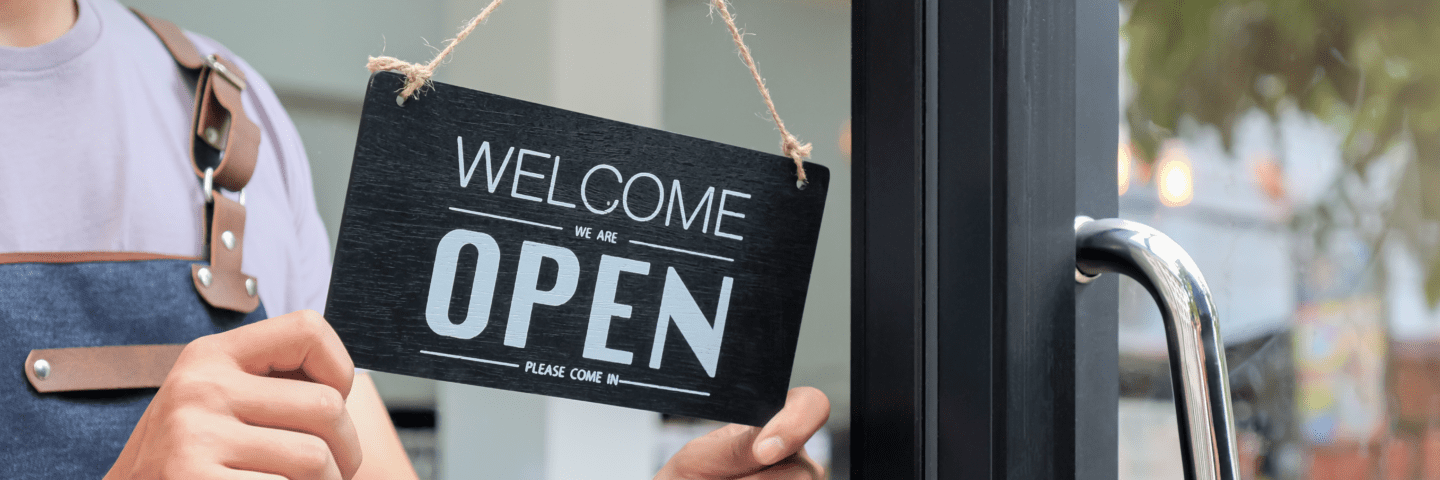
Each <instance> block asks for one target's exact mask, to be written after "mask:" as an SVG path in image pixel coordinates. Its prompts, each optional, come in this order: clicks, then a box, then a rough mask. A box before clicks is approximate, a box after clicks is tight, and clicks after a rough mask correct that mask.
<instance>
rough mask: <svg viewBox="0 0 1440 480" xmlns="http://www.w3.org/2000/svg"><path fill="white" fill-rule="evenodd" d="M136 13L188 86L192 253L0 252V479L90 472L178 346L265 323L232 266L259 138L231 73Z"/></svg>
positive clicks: (124, 435) (250, 283)
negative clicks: (201, 215)
mask: <svg viewBox="0 0 1440 480" xmlns="http://www.w3.org/2000/svg"><path fill="white" fill-rule="evenodd" d="M141 18H142V19H143V20H145V21H146V23H147V24H148V25H150V27H151V29H152V30H154V31H155V32H156V33H157V35H158V36H159V37H160V38H161V40H162V42H163V43H164V44H165V46H166V47H167V49H168V50H170V52H171V54H172V55H173V56H174V57H175V59H176V62H177V63H178V64H179V66H180V68H181V71H182V72H183V73H184V74H186V75H189V76H192V77H193V78H195V79H196V83H195V92H196V116H195V121H194V126H195V134H194V135H190V136H191V137H195V138H192V140H191V143H192V150H193V151H194V155H193V157H194V159H195V167H196V173H197V177H198V178H197V179H198V180H200V181H202V182H203V183H202V185H203V189H204V190H203V191H204V192H205V195H204V196H205V197H206V198H205V199H203V200H202V199H199V198H197V201H204V202H206V205H207V207H206V208H205V209H204V210H205V216H206V218H205V219H204V220H205V221H204V223H203V224H204V225H206V229H205V230H206V231H205V232H204V235H205V239H206V242H205V243H206V248H205V253H204V254H202V255H201V257H198V258H186V257H175V256H165V255H156V254H148V253H128V252H65V253H8V254H7V253H0V370H3V371H4V374H3V376H0V425H3V429H0V453H3V455H4V457H5V458H4V461H3V462H0V479H30V478H37V479H38V478H47V479H48V478H100V477H103V476H104V475H105V473H106V472H107V471H108V470H109V469H110V466H111V465H112V464H113V463H114V462H115V459H116V458H117V457H119V455H120V451H121V449H122V448H123V447H124V446H125V442H126V441H127V440H128V439H129V437H130V433H131V431H132V430H133V429H134V428H135V424H136V422H138V421H139V420H140V416H141V415H142V414H143V413H144V412H145V408H146V407H147V406H148V405H149V404H150V399H151V398H152V397H153V396H154V394H155V391H156V388H157V387H158V386H159V383H160V381H161V380H163V378H164V375H165V373H166V372H168V371H169V368H170V366H171V365H172V364H173V362H174V356H175V355H177V354H178V352H179V350H180V349H181V348H182V346H183V344H185V343H188V342H190V341H191V340H194V339H196V338H199V337H201V336H204V335H209V334H213V333H218V332H223V331H226V330H230V329H232V328H235V327H238V326H240V325H244V324H248V323H253V322H256V321H259V320H261V319H264V318H265V309H264V308H263V307H262V306H260V304H259V297H258V295H257V291H256V281H257V280H256V279H255V278H254V277H249V276H246V275H244V274H243V273H241V272H240V253H241V251H242V250H241V248H240V247H241V242H242V241H243V238H244V218H245V215H244V206H243V198H244V195H243V188H244V185H245V183H247V182H248V181H249V177H250V173H251V172H252V171H253V168H254V163H255V156H256V152H258V150H257V147H258V143H259V129H258V128H256V127H255V125H254V123H252V122H251V121H250V120H249V119H248V118H246V117H245V114H244V111H243V108H241V107H240V96H239V92H240V91H241V90H242V89H243V88H244V79H243V77H241V76H240V74H239V70H238V69H236V68H235V67H234V65H233V64H230V63H228V62H227V61H225V60H224V59H220V58H218V57H215V56H210V57H207V58H202V57H201V56H200V54H199V53H198V52H197V51H196V50H195V47H194V45H193V44H191V43H190V42H189V40H188V39H187V38H186V37H185V36H184V34H183V33H182V32H181V31H180V30H179V29H178V28H176V27H175V26H174V25H171V24H169V23H168V22H165V21H163V20H158V19H153V18H148V17H145V16H144V15H141ZM222 132H223V133H222ZM216 187H223V188H225V189H228V190H230V191H234V192H241V195H240V199H241V200H240V201H239V202H236V201H232V200H230V199H229V198H226V197H225V196H222V195H221V194H219V193H218V192H217V191H216V190H215V188H216ZM0 227H3V226H0ZM217 232H218V233H217ZM93 347H103V348H93ZM157 350H158V351H163V352H169V353H165V354H162V355H160V356H159V357H157V356H156V355H155V353H154V352H155V351H157ZM165 355H168V357H166V356H165Z"/></svg>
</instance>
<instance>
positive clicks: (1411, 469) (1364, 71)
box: [1118, 0, 1440, 479]
mask: <svg viewBox="0 0 1440 480" xmlns="http://www.w3.org/2000/svg"><path fill="white" fill-rule="evenodd" d="M1120 15H1121V22H1122V25H1123V27H1122V30H1121V37H1120V39H1119V40H1120V47H1121V52H1122V53H1121V55H1122V59H1121V61H1122V66H1123V67H1122V68H1123V69H1124V71H1123V72H1122V75H1121V78H1120V81H1121V87H1120V92H1121V98H1120V107H1121V108H1122V109H1123V114H1122V118H1123V119H1124V120H1123V121H1122V124H1121V126H1120V127H1121V132H1122V138H1120V139H1119V140H1120V145H1121V148H1120V152H1119V157H1120V165H1119V166H1120V168H1121V172H1122V173H1121V176H1120V177H1119V179H1118V180H1119V184H1120V189H1119V191H1120V210H1121V212H1120V214H1121V216H1122V217H1123V218H1127V219H1130V220H1136V221H1139V222H1143V223H1146V224H1149V225H1151V226H1153V227H1155V228H1157V229H1159V230H1161V231H1163V232H1166V233H1167V234H1168V235H1169V236H1171V237H1172V238H1174V239H1175V240H1176V241H1177V242H1179V243H1180V244H1181V245H1184V246H1185V248H1186V249H1187V250H1188V251H1189V253H1190V254H1191V255H1192V256H1193V257H1194V258H1195V261H1196V263H1197V264H1198V265H1199V267H1200V269H1201V271H1203V272H1204V273H1205V276H1206V278H1207V280H1209V281H1210V286H1211V288H1212V289H1213V290H1214V291H1213V293H1214V294H1215V297H1216V303H1217V306H1218V308H1219V310H1220V318H1221V321H1222V323H1223V324H1224V325H1223V329H1224V333H1225V340H1226V341H1227V348H1226V350H1227V354H1228V357H1229V358H1228V363H1229V366H1230V370H1231V371H1230V382H1231V387H1232V391H1233V395H1234V402H1235V420H1236V428H1237V430H1238V432H1239V433H1238V436H1237V444H1238V447H1239V450H1240V456H1241V458H1240V460H1241V462H1240V463H1241V474H1242V476H1244V477H1245V478H1256V479H1261V478H1264V479H1300V478H1306V479H1328V478H1337V479H1338V478H1344V479H1354V478H1359V479H1412V478H1440V311H1437V308H1436V307H1437V304H1440V255H1437V254H1436V251H1437V246H1440V53H1436V52H1440V33H1437V32H1440V2H1435V1H1433V0H1384V1H1376V2H1333V1H1327V0H1204V1H1187V2H1177V1H1173V0H1122V1H1121V8H1120ZM1131 158H1133V160H1132V159H1131ZM1120 323H1121V331H1120V339H1119V341H1120V348H1121V359H1120V375H1121V396H1122V401H1121V404H1120V423H1121V424H1120V430H1119V432H1120V446H1119V448H1120V457H1121V458H1120V470H1121V472H1120V473H1121V477H1122V478H1131V479H1141V478H1145V479H1149V478H1182V472H1181V471H1180V466H1179V444H1178V440H1177V432H1176V430H1175V427H1174V422H1175V416H1174V410H1173V406H1172V405H1171V400H1170V399H1171V398H1172V393H1171V392H1170V387H1169V385H1170V380H1169V371H1168V366H1167V359H1166V355H1165V339H1164V331H1163V329H1162V326H1161V324H1160V319H1159V313H1158V312H1156V311H1155V307H1154V305H1153V303H1151V302H1150V299H1149V298H1148V294H1147V293H1146V292H1144V291H1143V289H1141V288H1140V287H1138V286H1137V285H1135V284H1134V283H1131V282H1128V281H1127V282H1125V283H1123V284H1122V287H1121V318H1120Z"/></svg>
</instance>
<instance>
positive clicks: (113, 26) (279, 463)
mask: <svg viewBox="0 0 1440 480" xmlns="http://www.w3.org/2000/svg"><path fill="white" fill-rule="evenodd" d="M167 25H169V24H168V23H165V22H163V21H154V20H151V19H142V17H140V16H138V15H137V14H135V13H132V12H130V11H128V10H126V9H125V8H124V7H123V6H121V5H120V4H119V3H117V2H116V0H0V356H3V358H0V362H3V364H4V365H6V367H5V368H7V369H13V368H14V367H15V366H17V365H23V367H24V368H23V369H20V370H21V371H18V372H17V371H15V370H10V372H11V373H9V374H7V375H6V376H5V377H4V379H3V382H4V383H3V384H0V422H3V424H4V425H5V426H6V427H5V430H6V432H7V433H6V435H4V436H0V450H3V451H4V452H5V453H6V457H7V458H8V460H7V462H5V464H4V465H0V477H4V478H77V477H91V478H94V477H99V476H101V475H104V477H105V478H187V479H188V478H230V479H264V478H282V477H283V478H290V479H299V478H307V479H308V478H329V479H337V478H345V479H349V478H357V479H365V478H414V477H415V473H414V471H413V470H412V469H411V466H410V464H409V461H408V459H407V458H406V456H405V453H404V451H403V449H402V447H401V444H400V442H399V439H398V436H397V435H396V433H395V431H394V429H393V427H392V426H391V424H390V421H389V418H388V416H387V414H386V411H385V408H384V405H383V404H382V403H381V401H380V398H379V396H378V394H377V392H376V390H375V387H374V383H373V381H371V379H370V378H369V375H368V374H366V373H364V372H359V373H357V372H356V370H355V369H354V365H353V363H352V362H351V360H350V358H349V355H348V354H347V353H346V351H345V347H344V345H342V344H341V342H340V340H339V337H338V336H336V334H335V332H334V331H333V330H332V329H331V328H330V325H329V323H327V322H326V321H325V320H324V318H323V317H322V316H321V314H319V313H317V311H319V310H321V309H322V308H323V306H324V299H325V295H326V289H327V286H328V283H329V281H328V280H329V270H330V266H329V252H328V249H329V244H328V237H327V236H326V233H325V227H324V225H323V224H322V223H321V221H320V217H319V214H318V212H317V210H316V207H315V199H314V193H313V191H312V186H311V178H310V171H309V166H308V163H307V159H306V156H305V151H304V149H303V147H302V145H301V142H300V138H299V135H298V132H297V131H296V129H295V126H294V125H293V124H292V123H291V121H290V119H289V117H288V116H287V114H286V113H285V111H284V109H283V108H282V107H281V105H280V102H279V101H278V100H277V98H276V96H275V93H274V92H273V91H272V90H271V89H270V87H269V85H268V84H266V82H265V81H264V80H263V79H262V78H261V77H260V75H259V74H258V73H256V72H255V70H254V69H253V68H251V67H250V66H249V65H247V64H246V63H245V62H244V61H243V60H241V59H240V58H239V57H237V56H235V55H234V54H233V53H231V52H230V51H228V50H226V49H225V48H224V47H223V46H221V45H219V44H218V43H216V42H214V41H213V40H211V39H208V38H206V37H203V36H200V35H195V34H191V33H188V32H185V33H183V34H181V33H179V32H180V31H179V30H178V29H173V26H171V27H167ZM167 28H170V29H172V30H169V33H168V36H167V33H166V29H167ZM227 112H228V115H227V114H226V113H227ZM247 142H248V143H247ZM247 162H248V163H247ZM202 167H203V168H202ZM242 246H243V248H242ZM242 251H243V253H244V256H243V258H242V257H241V256H240V255H241V252H242ZM266 312H290V313H284V314H283V315H278V316H275V317H273V318H268V319H266V317H267V315H266ZM167 343H178V344H185V345H184V346H183V348H180V349H177V350H174V351H170V350H165V349H164V348H163V347H164V346H163V345H160V346H155V345H150V344H167ZM142 344H145V345H148V346H146V347H133V346H135V345H142ZM70 347H102V348H70ZM167 352H168V353H167ZM36 355H41V356H47V355H48V356H47V357H46V358H38V359H37V358H31V357H33V356H36ZM67 355H68V356H67ZM126 355H129V356H128V357H127V356H126ZM167 355H168V357H167ZM121 358H123V359H129V360H125V361H121V360H116V359H121ZM136 359H139V360H143V361H151V360H154V359H165V360H166V362H159V361H158V360H157V361H156V362H154V363H164V364H166V365H169V363H167V362H168V361H169V360H170V359H173V367H169V368H168V369H167V370H162V371H161V373H160V376H159V377H156V379H154V381H155V382H158V383H157V384H158V389H144V388H139V389H137V388H133V387H136V386H146V385H149V384H147V383H145V382H146V381H147V380H146V379H143V378H138V379H137V378H134V377H137V376H143V375H140V373H143V372H139V370H141V369H140V368H139V367H135V366H134V365H138V364H140V363H144V362H138V363H137V362H136V361H135V360H136ZM77 372H80V373H85V372H89V373H87V375H90V377H85V378H81V377H84V375H79V373H77ZM95 372H100V373H95ZM91 377H93V378H91ZM86 382H91V383H86ZM152 386H153V385H152ZM72 387H73V388H72ZM67 388H68V389H69V390H67ZM97 388H99V389H103V390H97ZM829 408H830V407H829V402H828V400H827V399H826V398H825V396H824V394H823V393H821V392H820V391H819V390H816V389H813V388H807V387H802V388H797V389H794V390H792V391H791V392H790V393H789V396H788V398H787V401H786V404H785V407H784V409H783V410H781V411H780V413H778V414H777V415H776V416H775V417H774V418H773V419H772V420H771V421H770V422H769V423H768V424H767V425H765V426H764V427H763V428H757V427H747V426H741V425H729V426H726V427H723V428H721V429H718V430H716V431H714V432H712V433H710V434H708V435H706V436H704V437H701V438H698V439H696V440H694V441H692V442H690V443H689V444H688V445H686V446H685V447H684V448H683V449H682V450H681V451H680V452H679V453H677V454H676V455H675V456H674V457H672V458H671V459H669V461H668V463H667V464H666V465H665V466H664V467H663V468H662V469H661V471H660V472H658V474H657V477H656V478H667V479H668V478H677V479H704V478H753V479H761V478H764V479H801V478H822V477H823V475H824V472H823V471H822V470H821V469H820V467H819V465H817V464H816V463H815V462H814V461H813V460H811V459H810V458H809V457H808V456H807V455H806V454H805V452H804V449H803V448H802V447H803V445H804V444H805V442H806V440H808V439H809V437H810V436H812V435H813V434H814V433H815V432H816V431H817V430H818V429H819V428H820V427H821V426H822V424H823V423H824V422H825V420H826V419H827V418H828V416H829Z"/></svg>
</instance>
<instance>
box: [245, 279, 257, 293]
mask: <svg viewBox="0 0 1440 480" xmlns="http://www.w3.org/2000/svg"><path fill="white" fill-rule="evenodd" d="M256 288H257V286H256V285H255V279H253V278H247V279H245V293H248V294H250V296H252V297H253V296H255V289H256Z"/></svg>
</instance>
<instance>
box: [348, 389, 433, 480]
mask: <svg viewBox="0 0 1440 480" xmlns="http://www.w3.org/2000/svg"><path fill="white" fill-rule="evenodd" d="M345 404H346V407H347V408H348V409H349V410H350V419H351V420H352V421H354V422H355V430H356V431H357V432H358V433H359V434H360V448H361V450H362V451H363V452H364V458H365V459H364V460H363V461H362V462H361V463H360V470H359V471H357V472H355V477H354V479H353V480H378V479H386V480H390V479H401V480H406V479H415V478H417V477H416V476H415V468H414V467H413V466H411V465H410V457H408V456H406V455H405V447H404V446H403V445H401V444H400V436H399V435H397V434H396V433H395V427H394V425H393V424H392V423H391V422H390V414H389V413H387V412H386V411H385V404H384V403H382V402H381V400H380V393H379V392H377V391H376V390H375V382H374V380H372V379H371V378H370V374H368V373H361V374H358V375H355V383H354V384H353V386H352V387H351V389H350V398H349V399H348V400H346V402H345Z"/></svg>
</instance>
